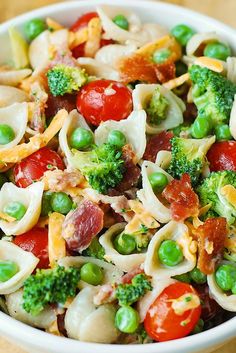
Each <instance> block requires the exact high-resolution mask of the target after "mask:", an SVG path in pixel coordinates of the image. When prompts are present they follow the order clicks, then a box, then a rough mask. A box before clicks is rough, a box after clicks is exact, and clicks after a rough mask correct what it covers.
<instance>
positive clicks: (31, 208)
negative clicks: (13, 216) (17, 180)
mask: <svg viewBox="0 0 236 353" xmlns="http://www.w3.org/2000/svg"><path fill="white" fill-rule="evenodd" d="M43 188H44V183H42V182H41V181H38V182H36V183H34V184H31V185H30V186H28V187H27V188H24V189H23V188H18V187H17V186H16V185H14V184H13V183H5V184H4V185H3V187H2V189H1V191H0V211H1V212H3V209H4V206H5V205H6V204H7V203H8V202H11V201H18V202H21V203H22V204H23V205H25V207H27V211H26V213H25V215H24V216H23V217H22V218H21V219H20V220H19V221H17V220H15V221H14V222H6V221H4V220H0V228H1V229H2V231H3V232H4V233H5V234H6V235H19V234H22V233H25V232H27V231H28V230H29V229H31V228H33V226H34V225H35V224H36V223H37V222H38V219H39V216H40V212H41V200H42V195H43Z"/></svg>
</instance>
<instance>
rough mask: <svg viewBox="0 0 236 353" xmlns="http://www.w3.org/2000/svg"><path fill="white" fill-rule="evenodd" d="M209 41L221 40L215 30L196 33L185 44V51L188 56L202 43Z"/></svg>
mask: <svg viewBox="0 0 236 353" xmlns="http://www.w3.org/2000/svg"><path fill="white" fill-rule="evenodd" d="M211 42H222V40H221V38H220V37H219V36H218V35H217V34H216V33H215V32H204V33H196V34H194V35H193V36H192V38H191V39H190V40H189V41H188V43H187V45H186V53H187V55H190V56H191V55H194V54H195V53H196V51H197V50H198V48H199V47H200V46H201V45H202V44H207V43H211Z"/></svg>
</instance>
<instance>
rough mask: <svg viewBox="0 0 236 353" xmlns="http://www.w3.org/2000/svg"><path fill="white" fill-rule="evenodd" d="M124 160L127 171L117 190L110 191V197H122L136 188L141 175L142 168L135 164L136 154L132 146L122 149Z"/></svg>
mask: <svg viewBox="0 0 236 353" xmlns="http://www.w3.org/2000/svg"><path fill="white" fill-rule="evenodd" d="M122 158H123V160H124V169H125V172H124V174H123V179H122V181H121V182H120V183H119V185H117V186H116V187H115V188H112V189H109V195H110V196H116V195H121V194H123V192H125V191H127V190H129V189H131V188H132V187H134V186H136V185H137V182H138V180H139V177H140V174H141V170H140V168H139V167H138V166H137V165H135V163H134V159H135V154H134V152H133V150H132V148H131V147H130V145H125V146H124V147H123V148H122Z"/></svg>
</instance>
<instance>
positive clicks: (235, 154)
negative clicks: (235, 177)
mask: <svg viewBox="0 0 236 353" xmlns="http://www.w3.org/2000/svg"><path fill="white" fill-rule="evenodd" d="M207 159H208V161H209V162H210V170H211V172H217V171H219V170H234V171H236V141H221V142H216V143H214V145H213V146H211V148H210V150H209V151H208V153H207Z"/></svg>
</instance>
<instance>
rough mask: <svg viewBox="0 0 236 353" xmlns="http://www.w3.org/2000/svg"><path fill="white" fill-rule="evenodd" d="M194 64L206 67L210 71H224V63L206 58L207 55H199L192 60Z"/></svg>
mask: <svg viewBox="0 0 236 353" xmlns="http://www.w3.org/2000/svg"><path fill="white" fill-rule="evenodd" d="M194 64H195V65H199V66H201V67H206V68H208V69H210V70H212V71H215V72H218V73H222V72H223V71H224V65H223V63H222V62H221V61H220V60H217V59H212V58H208V57H207V56H200V57H198V58H197V59H196V60H195V61H194Z"/></svg>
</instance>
